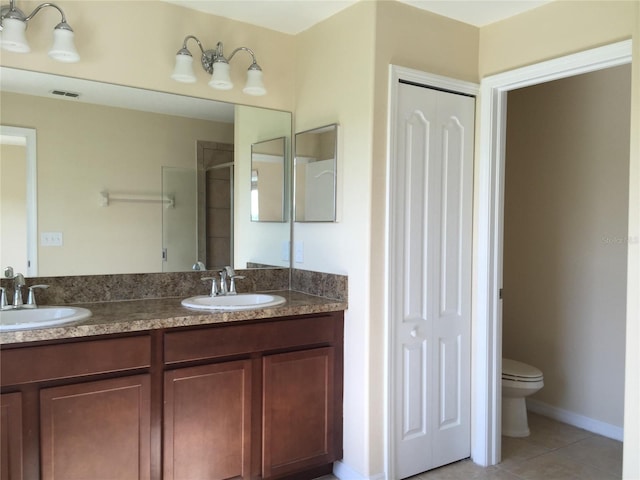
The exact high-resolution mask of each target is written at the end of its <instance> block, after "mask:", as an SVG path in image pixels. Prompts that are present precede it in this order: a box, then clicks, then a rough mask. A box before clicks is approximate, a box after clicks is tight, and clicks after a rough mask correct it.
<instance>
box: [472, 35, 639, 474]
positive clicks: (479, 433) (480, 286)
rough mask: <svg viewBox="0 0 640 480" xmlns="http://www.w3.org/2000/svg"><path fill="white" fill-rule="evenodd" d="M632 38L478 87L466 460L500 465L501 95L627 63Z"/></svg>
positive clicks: (493, 78)
mask: <svg viewBox="0 0 640 480" xmlns="http://www.w3.org/2000/svg"><path fill="white" fill-rule="evenodd" d="M631 55H632V45H631V40H625V41H622V42H618V43H613V44H610V45H606V46H603V47H598V48H594V49H590V50H586V51H583V52H579V53H576V54H571V55H567V56H564V57H559V58H555V59H553V60H548V61H544V62H540V63H537V64H533V65H529V66H526V67H522V68H518V69H514V70H511V71H508V72H504V73H500V74H497V75H493V76H489V77H486V78H484V79H482V81H481V84H480V85H481V87H480V109H479V120H478V129H477V130H476V131H477V132H478V151H477V156H476V174H475V181H474V236H475V241H474V254H473V267H472V268H473V289H472V302H473V313H472V324H473V329H472V339H471V342H472V347H471V352H472V371H471V375H472V380H471V390H472V398H473V402H472V411H471V431H472V434H471V458H472V459H473V461H474V462H475V463H478V464H480V465H484V466H487V465H495V464H496V463H498V462H500V450H501V438H500V431H501V418H500V417H501V415H500V413H501V391H500V372H501V370H502V315H501V313H502V312H501V303H500V301H499V299H498V293H499V289H500V287H501V286H502V234H503V202H504V162H505V158H504V149H505V142H506V107H507V93H508V92H509V91H510V90H514V89H517V88H522V87H527V86H531V85H536V84H540V83H544V82H549V81H553V80H558V79H561V78H566V77H571V76H574V75H580V74H583V73H588V72H593V71H596V70H602V69H605V68H609V67H614V66H618V65H624V64H628V63H631Z"/></svg>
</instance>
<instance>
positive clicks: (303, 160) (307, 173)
mask: <svg viewBox="0 0 640 480" xmlns="http://www.w3.org/2000/svg"><path fill="white" fill-rule="evenodd" d="M337 140H338V125H337V124H332V125H327V126H325V127H320V128H315V129H312V130H307V131H305V132H300V133H296V147H295V172H294V190H295V221H296V222H335V221H336V180H337V172H336V167H337V144H338V142H337Z"/></svg>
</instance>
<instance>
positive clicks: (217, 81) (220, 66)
mask: <svg viewBox="0 0 640 480" xmlns="http://www.w3.org/2000/svg"><path fill="white" fill-rule="evenodd" d="M209 86H210V87H211V88H215V89H217V90H231V89H232V88H233V82H232V81H231V77H230V76H229V64H228V63H227V62H221V61H215V62H213V74H212V75H211V80H210V81H209Z"/></svg>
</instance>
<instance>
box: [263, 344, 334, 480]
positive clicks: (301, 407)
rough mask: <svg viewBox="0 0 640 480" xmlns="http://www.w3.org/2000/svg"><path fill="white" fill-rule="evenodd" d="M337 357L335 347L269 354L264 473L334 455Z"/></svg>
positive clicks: (306, 465)
mask: <svg viewBox="0 0 640 480" xmlns="http://www.w3.org/2000/svg"><path fill="white" fill-rule="evenodd" d="M334 357H335V348H334V347H327V348H316V349H312V350H304V351H300V352H293V353H283V354H277V355H270V356H266V357H264V363H263V389H264V399H263V439H262V449H263V454H262V474H263V477H264V478H270V477H277V476H280V475H284V474H287V473H293V472H296V471H299V470H303V469H305V468H310V467H314V466H320V465H324V464H327V463H330V462H332V461H333V460H335V458H333V457H334V455H335V453H334V445H333V438H334V436H333V426H334V401H335V400H334V361H335V360H334Z"/></svg>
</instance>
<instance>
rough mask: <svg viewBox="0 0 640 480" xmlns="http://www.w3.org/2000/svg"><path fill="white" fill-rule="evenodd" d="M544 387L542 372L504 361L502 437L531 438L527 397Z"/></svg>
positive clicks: (515, 362) (512, 361)
mask: <svg viewBox="0 0 640 480" xmlns="http://www.w3.org/2000/svg"><path fill="white" fill-rule="evenodd" d="M543 386H544V381H543V378H542V372H541V371H540V370H538V369H537V368H536V367H532V366H531V365H527V364H526V363H522V362H517V361H516V360H510V359H508V358H503V359H502V435H505V436H507V437H527V436H529V422H528V421H527V407H526V404H525V400H524V399H525V397H528V396H529V395H533V394H534V393H536V392H537V391H538V390H540V389H541V388H542V387H543Z"/></svg>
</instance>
